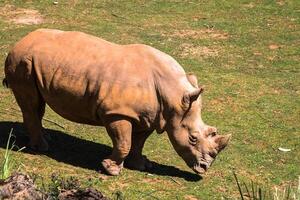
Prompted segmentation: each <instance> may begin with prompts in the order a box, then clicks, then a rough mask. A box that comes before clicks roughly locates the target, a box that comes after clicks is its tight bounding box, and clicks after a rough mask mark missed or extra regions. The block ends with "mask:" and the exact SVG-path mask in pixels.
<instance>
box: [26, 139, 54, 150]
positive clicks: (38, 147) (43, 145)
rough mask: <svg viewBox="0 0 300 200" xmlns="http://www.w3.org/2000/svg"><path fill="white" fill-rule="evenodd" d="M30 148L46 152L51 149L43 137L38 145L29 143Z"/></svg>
mask: <svg viewBox="0 0 300 200" xmlns="http://www.w3.org/2000/svg"><path fill="white" fill-rule="evenodd" d="M29 148H30V149H32V150H33V151H39V152H46V151H48V150H49V145H48V142H47V141H46V140H45V138H43V137H42V140H41V142H40V143H39V144H38V145H36V144H32V143H29Z"/></svg>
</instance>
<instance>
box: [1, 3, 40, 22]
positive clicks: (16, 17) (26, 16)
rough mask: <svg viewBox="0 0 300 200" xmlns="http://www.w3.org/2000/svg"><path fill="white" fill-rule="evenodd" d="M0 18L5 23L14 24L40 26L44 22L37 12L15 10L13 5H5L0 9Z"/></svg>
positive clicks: (24, 9)
mask: <svg viewBox="0 0 300 200" xmlns="http://www.w3.org/2000/svg"><path fill="white" fill-rule="evenodd" d="M0 16H1V17H4V18H5V19H6V20H7V21H9V22H13V23H15V24H25V25H32V24H41V23H43V22H44V18H43V16H42V15H41V14H40V13H39V11H37V10H33V9H26V8H17V7H15V6H13V5H5V6H4V7H0Z"/></svg>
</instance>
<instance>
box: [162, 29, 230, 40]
mask: <svg viewBox="0 0 300 200" xmlns="http://www.w3.org/2000/svg"><path fill="white" fill-rule="evenodd" d="M162 36H167V37H171V38H189V39H215V40H226V39H228V37H229V34H228V33H225V32H222V31H220V30H216V29H211V28H207V29H200V30H189V29H186V30H177V31H175V32H173V33H171V34H167V33H162Z"/></svg>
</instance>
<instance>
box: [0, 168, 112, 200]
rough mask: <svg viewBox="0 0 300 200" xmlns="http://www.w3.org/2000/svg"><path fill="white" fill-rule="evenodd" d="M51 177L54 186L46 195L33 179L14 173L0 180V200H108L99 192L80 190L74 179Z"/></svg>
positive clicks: (91, 189)
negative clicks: (53, 180)
mask: <svg viewBox="0 0 300 200" xmlns="http://www.w3.org/2000/svg"><path fill="white" fill-rule="evenodd" d="M53 177H54V178H55V182H54V183H55V184H54V185H53V186H52V187H51V191H49V193H48V194H47V193H45V192H43V191H41V190H40V189H38V188H37V186H36V185H35V184H34V181H33V179H31V178H30V177H29V176H28V175H24V174H21V173H15V174H13V175H12V176H10V177H9V178H7V179H6V180H0V199H36V200H47V199H59V200H76V199H99V200H108V198H107V197H104V196H103V194H102V193H101V192H99V191H98V190H96V189H94V188H81V187H80V185H79V183H78V180H76V179H68V180H63V179H60V178H57V177H55V176H53ZM53 177H52V178H53ZM57 184H58V185H57ZM54 186H55V187H54ZM56 193H57V194H56ZM56 195H57V196H56Z"/></svg>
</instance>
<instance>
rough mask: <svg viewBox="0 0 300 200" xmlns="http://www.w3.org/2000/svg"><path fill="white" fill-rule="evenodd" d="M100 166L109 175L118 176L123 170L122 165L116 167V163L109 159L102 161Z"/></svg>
mask: <svg viewBox="0 0 300 200" xmlns="http://www.w3.org/2000/svg"><path fill="white" fill-rule="evenodd" d="M102 166H103V167H104V169H105V171H106V172H107V173H108V174H109V175H112V176H118V175H119V174H120V172H121V170H122V168H123V163H122V164H120V165H117V163H116V162H115V161H113V160H111V159H104V160H103V161H102Z"/></svg>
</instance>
